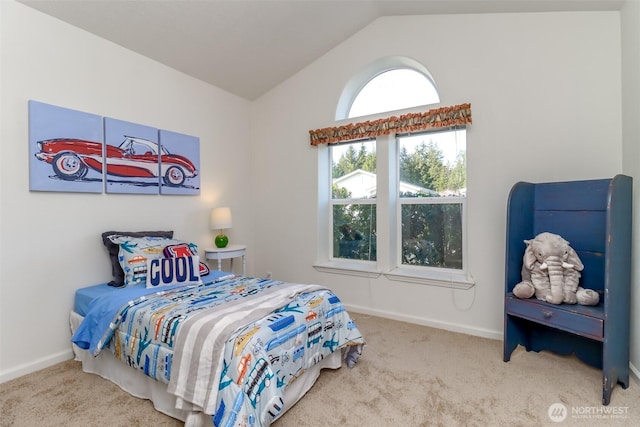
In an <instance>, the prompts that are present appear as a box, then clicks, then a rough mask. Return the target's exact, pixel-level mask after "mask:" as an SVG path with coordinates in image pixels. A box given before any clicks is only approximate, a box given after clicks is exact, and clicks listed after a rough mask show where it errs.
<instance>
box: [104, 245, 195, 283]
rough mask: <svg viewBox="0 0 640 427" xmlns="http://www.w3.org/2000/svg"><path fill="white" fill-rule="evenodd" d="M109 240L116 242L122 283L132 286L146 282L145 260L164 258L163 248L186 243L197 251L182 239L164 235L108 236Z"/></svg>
mask: <svg viewBox="0 0 640 427" xmlns="http://www.w3.org/2000/svg"><path fill="white" fill-rule="evenodd" d="M109 240H111V241H112V242H113V243H115V244H117V245H118V246H119V247H120V249H119V250H118V261H119V262H120V266H121V267H122V271H123V272H124V285H125V286H133V285H137V284H146V283H147V262H148V261H149V260H153V259H158V258H164V257H165V255H164V248H165V247H167V246H170V245H179V244H187V245H188V246H189V247H191V248H192V249H193V252H192V253H194V254H197V253H198V246H197V245H195V244H194V243H187V242H184V241H183V240H176V239H167V238H164V237H153V236H144V237H132V236H109Z"/></svg>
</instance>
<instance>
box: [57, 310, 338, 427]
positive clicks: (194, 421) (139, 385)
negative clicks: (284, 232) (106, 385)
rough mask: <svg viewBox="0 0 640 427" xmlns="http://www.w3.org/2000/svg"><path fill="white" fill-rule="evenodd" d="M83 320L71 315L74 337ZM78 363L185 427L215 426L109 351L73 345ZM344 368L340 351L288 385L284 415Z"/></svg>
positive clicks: (161, 385)
mask: <svg viewBox="0 0 640 427" xmlns="http://www.w3.org/2000/svg"><path fill="white" fill-rule="evenodd" d="M82 319H83V317H82V316H80V315H79V314H77V313H75V312H73V311H72V312H71V315H70V319H69V322H70V325H71V334H73V333H74V332H75V330H76V329H77V328H78V326H79V325H80V323H81V322H82ZM72 346H73V352H74V354H75V360H78V361H80V362H82V370H83V371H85V372H88V373H91V374H97V375H100V376H101V377H102V378H105V379H107V380H109V381H111V382H112V383H114V384H116V385H118V386H119V387H120V388H122V389H123V390H124V391H126V392H127V393H129V394H131V395H133V396H135V397H139V398H141V399H149V400H151V401H152V402H153V406H154V407H155V408H156V410H158V411H160V412H162V413H163V414H166V415H169V416H170V417H173V418H177V419H179V420H181V421H184V423H185V427H199V426H211V425H213V422H212V420H211V416H210V415H206V414H204V413H202V412H187V411H183V410H180V409H176V408H175V403H176V397H175V396H174V395H172V394H169V393H168V392H167V384H164V383H161V382H159V381H156V380H154V379H152V378H150V377H148V376H146V375H145V374H144V373H142V371H138V370H136V369H132V368H131V367H129V366H127V365H126V364H124V363H123V362H121V361H120V360H118V359H116V357H115V356H114V355H113V354H112V353H111V351H109V350H105V351H102V352H100V354H99V355H98V356H97V357H94V356H92V355H91V354H89V352H88V351H86V350H82V349H81V348H79V347H78V346H76V345H75V344H72ZM341 366H342V352H340V351H336V352H335V353H333V354H331V356H329V357H326V358H324V359H323V360H322V361H321V362H320V363H318V364H317V365H315V366H313V367H311V368H309V369H307V370H306V371H305V373H304V374H303V375H302V376H300V377H299V378H298V379H296V381H294V382H293V383H292V384H290V385H289V386H287V389H286V390H285V394H284V403H285V405H284V409H283V411H282V412H281V413H280V415H279V416H278V417H280V416H282V414H284V413H285V412H286V411H287V410H289V409H290V408H291V407H292V406H293V405H295V404H296V402H298V400H300V398H302V396H304V394H305V393H306V392H307V391H308V390H309V389H310V388H311V386H313V384H314V383H315V382H316V380H317V379H318V376H319V375H320V371H321V370H322V369H325V368H328V369H338V368H340V367H341Z"/></svg>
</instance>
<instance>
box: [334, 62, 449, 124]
mask: <svg viewBox="0 0 640 427" xmlns="http://www.w3.org/2000/svg"><path fill="white" fill-rule="evenodd" d="M439 102H440V96H439V95H438V90H437V88H436V84H435V82H434V80H433V78H432V77H431V74H430V73H429V71H428V70H427V69H426V67H424V66H423V65H422V64H420V63H418V62H417V61H414V60H412V59H410V58H405V57H396V56H394V57H386V58H382V59H379V60H377V61H375V62H373V63H372V64H370V65H369V66H368V67H366V68H365V69H364V70H362V71H361V72H360V73H359V74H357V75H356V76H354V77H353V78H351V80H350V81H349V82H348V83H347V85H346V86H345V88H344V90H343V91H342V94H341V96H340V100H339V102H338V108H337V110H336V120H342V119H347V118H354V117H361V116H368V115H371V114H377V113H384V112H388V111H396V110H403V109H405V108H411V107H419V106H423V105H431V104H437V103H439Z"/></svg>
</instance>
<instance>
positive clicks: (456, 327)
mask: <svg viewBox="0 0 640 427" xmlns="http://www.w3.org/2000/svg"><path fill="white" fill-rule="evenodd" d="M343 304H344V303H343ZM344 306H345V307H346V308H347V310H349V311H353V312H354V313H361V314H369V315H371V316H376V317H383V318H385V319H392V320H399V321H401V322H407V323H415V324H418V325H423V326H429V327H432V328H438V329H444V330H446V331H451V332H459V333H462V334H467V335H473V336H477V337H482V338H489V339H493V340H502V338H503V333H502V331H492V330H489V329H483V328H471V327H468V326H464V325H460V324H456V323H449V322H442V321H439V320H433V319H425V318H424V317H418V316H410V315H406V314H399V313H394V312H391V311H384V310H375V309H371V308H368V307H362V306H359V305H353V304H344Z"/></svg>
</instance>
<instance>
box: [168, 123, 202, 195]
mask: <svg viewBox="0 0 640 427" xmlns="http://www.w3.org/2000/svg"><path fill="white" fill-rule="evenodd" d="M160 149H161V153H162V154H161V156H160V177H161V181H160V193H161V194H183V195H193V194H200V139H199V138H197V137H195V136H191V135H185V134H182V133H176V132H171V131H168V130H162V129H161V130H160Z"/></svg>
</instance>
